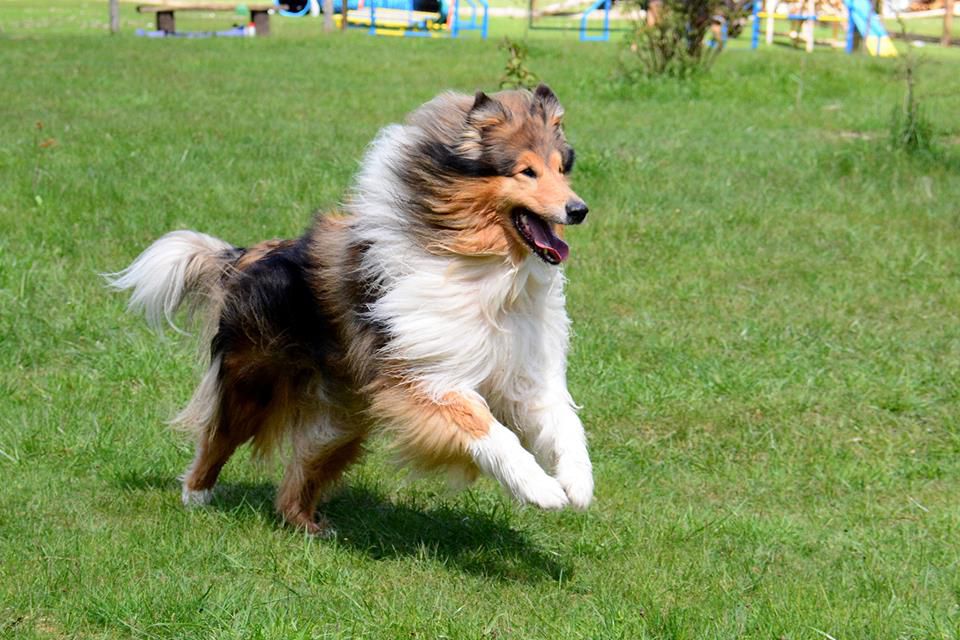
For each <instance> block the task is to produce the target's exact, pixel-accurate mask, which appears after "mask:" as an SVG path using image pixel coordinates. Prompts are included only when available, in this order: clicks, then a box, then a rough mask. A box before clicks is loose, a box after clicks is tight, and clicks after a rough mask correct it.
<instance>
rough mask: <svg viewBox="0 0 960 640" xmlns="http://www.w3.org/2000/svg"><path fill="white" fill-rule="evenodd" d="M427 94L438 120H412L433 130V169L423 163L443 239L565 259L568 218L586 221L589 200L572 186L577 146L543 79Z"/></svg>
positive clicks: (425, 147)
mask: <svg viewBox="0 0 960 640" xmlns="http://www.w3.org/2000/svg"><path fill="white" fill-rule="evenodd" d="M430 104H436V105H437V107H438V108H435V109H430V110H429V112H430V115H431V117H432V120H430V121H427V120H426V119H424V118H415V119H414V123H415V124H420V125H421V126H422V128H423V129H424V130H425V131H426V133H427V139H426V140H425V141H424V142H423V144H422V146H421V149H420V150H421V151H422V152H423V153H424V154H425V155H426V156H427V157H428V158H429V164H430V165H431V169H430V170H427V171H418V172H417V173H418V174H419V177H420V178H421V179H426V182H427V183H428V186H429V188H428V192H429V193H430V195H429V197H428V198H427V201H428V207H429V210H430V211H429V216H428V217H429V218H430V222H431V223H433V224H434V225H436V226H439V227H440V228H442V229H444V230H446V231H448V232H450V233H447V234H446V237H445V239H444V240H443V241H442V243H441V244H442V245H443V247H444V248H445V249H448V250H451V251H454V252H456V253H460V254H467V255H489V254H500V255H510V256H512V257H513V258H515V259H517V260H521V259H523V258H525V257H526V256H527V255H529V254H531V253H532V254H534V255H536V256H537V257H539V258H540V259H541V260H543V261H544V262H547V263H549V264H554V265H555V264H560V263H561V262H563V261H564V260H566V259H567V256H568V255H569V253H570V250H569V247H568V246H567V244H566V243H565V242H564V241H563V239H562V237H561V236H562V234H563V231H562V227H563V225H569V224H579V223H581V222H583V220H584V218H585V217H586V215H587V211H588V209H587V205H586V203H585V202H584V201H583V200H582V199H581V198H580V197H579V196H578V195H577V194H576V193H574V191H573V189H571V188H570V184H569V174H570V171H571V169H572V168H573V162H574V152H573V148H572V147H571V146H570V144H569V143H568V142H567V140H566V138H565V137H564V134H563V128H562V120H563V107H562V106H561V105H560V101H559V100H558V99H557V97H556V95H554V93H553V91H551V90H550V88H549V87H547V86H546V85H543V84H541V85H540V86H538V87H537V88H536V89H535V90H534V91H533V92H530V91H526V90H518V91H503V92H500V93H497V94H494V95H487V94H485V93H483V92H482V91H478V92H477V93H476V95H475V96H473V98H472V99H471V98H469V97H468V96H452V97H451V96H447V97H446V103H444V99H443V98H441V99H438V100H436V101H434V102H433V103H430ZM444 104H446V107H447V108H446V109H444V108H442V107H443V105H444ZM444 111H447V112H446V113H444ZM450 111H453V113H450ZM427 174H432V175H427ZM421 184H422V183H421Z"/></svg>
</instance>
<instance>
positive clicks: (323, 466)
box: [277, 415, 366, 536]
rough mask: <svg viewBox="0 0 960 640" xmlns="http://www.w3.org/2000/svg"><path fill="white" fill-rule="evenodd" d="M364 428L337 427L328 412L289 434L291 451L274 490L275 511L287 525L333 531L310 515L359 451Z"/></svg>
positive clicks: (311, 530) (315, 532)
mask: <svg viewBox="0 0 960 640" xmlns="http://www.w3.org/2000/svg"><path fill="white" fill-rule="evenodd" d="M365 439H366V432H365V431H359V432H358V431H356V430H347V429H344V428H340V427H339V426H338V424H337V422H336V421H335V420H333V419H332V418H330V417H329V416H326V415H323V416H318V417H317V418H316V419H315V421H314V423H313V424H312V425H310V426H307V427H306V428H304V429H303V430H298V431H297V432H295V433H294V435H293V454H292V458H291V460H290V462H289V463H288V465H287V469H286V472H285V473H284V477H283V482H282V484H281V486H280V490H279V492H278V493H277V511H278V512H279V513H280V515H281V516H282V517H283V519H284V520H285V521H286V522H287V523H289V524H290V525H292V526H294V527H296V528H298V529H303V530H305V531H306V532H307V533H309V534H311V535H326V536H329V535H333V534H334V530H333V529H332V528H331V527H330V524H329V522H327V520H326V519H325V518H323V517H322V516H321V517H320V518H319V520H317V519H315V518H314V513H315V511H316V508H317V501H318V500H319V499H320V498H321V497H322V496H323V493H324V492H325V490H327V489H329V488H330V487H331V486H333V485H334V484H335V483H336V482H337V480H339V479H340V477H341V476H342V475H343V473H344V471H346V470H347V467H349V466H350V465H351V464H352V463H353V462H354V461H356V459H357V458H358V457H360V455H361V454H362V453H363V442H364V440H365Z"/></svg>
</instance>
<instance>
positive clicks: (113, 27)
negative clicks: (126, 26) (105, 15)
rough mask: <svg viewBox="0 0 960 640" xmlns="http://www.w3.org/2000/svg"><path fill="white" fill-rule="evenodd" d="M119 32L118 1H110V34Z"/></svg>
mask: <svg viewBox="0 0 960 640" xmlns="http://www.w3.org/2000/svg"><path fill="white" fill-rule="evenodd" d="M119 32H120V0H110V33H119Z"/></svg>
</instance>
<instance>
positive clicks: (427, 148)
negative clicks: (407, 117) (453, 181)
mask: <svg viewBox="0 0 960 640" xmlns="http://www.w3.org/2000/svg"><path fill="white" fill-rule="evenodd" d="M420 151H421V153H422V154H423V155H424V156H426V157H427V158H428V159H429V161H430V163H431V164H432V165H433V167H434V168H435V170H436V172H438V173H446V174H449V175H455V176H460V177H468V178H492V177H494V176H498V175H507V174H505V173H503V172H502V169H501V168H498V167H496V166H494V165H493V164H492V163H490V162H489V161H488V160H487V159H485V158H483V157H482V156H481V157H480V158H479V159H477V160H471V159H470V158H464V157H463V156H461V155H458V154H457V152H456V151H454V150H453V149H452V148H451V147H449V146H448V145H445V144H443V143H442V142H438V141H436V140H429V141H426V142H424V143H422V145H421V149H420Z"/></svg>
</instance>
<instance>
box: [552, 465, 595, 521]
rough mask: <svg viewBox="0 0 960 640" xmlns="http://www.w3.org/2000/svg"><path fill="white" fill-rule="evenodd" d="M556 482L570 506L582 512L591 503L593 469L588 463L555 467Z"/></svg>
mask: <svg viewBox="0 0 960 640" xmlns="http://www.w3.org/2000/svg"><path fill="white" fill-rule="evenodd" d="M557 482H559V483H560V486H561V487H563V490H564V492H565V493H566V495H567V497H568V498H569V499H570V506H572V507H573V508H574V509H577V510H578V511H583V510H584V509H586V508H587V507H589V506H590V503H591V502H593V468H592V467H591V466H590V462H586V463H580V464H564V462H563V461H562V460H561V462H560V464H558V465H557Z"/></svg>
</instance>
